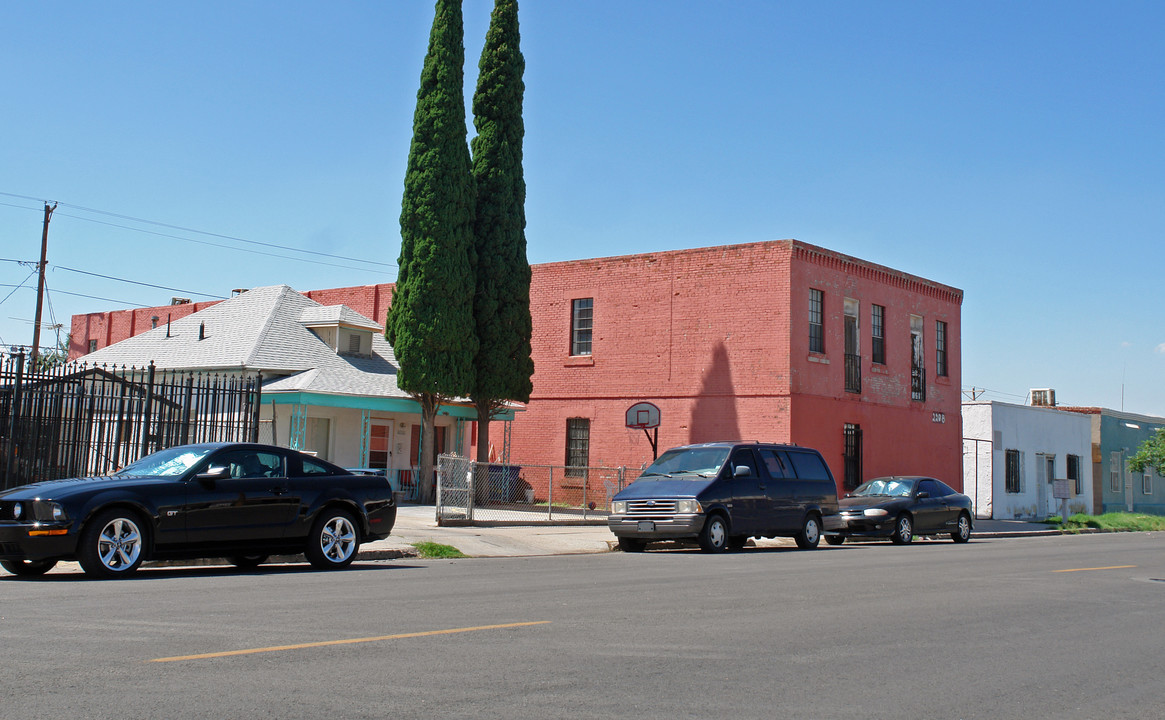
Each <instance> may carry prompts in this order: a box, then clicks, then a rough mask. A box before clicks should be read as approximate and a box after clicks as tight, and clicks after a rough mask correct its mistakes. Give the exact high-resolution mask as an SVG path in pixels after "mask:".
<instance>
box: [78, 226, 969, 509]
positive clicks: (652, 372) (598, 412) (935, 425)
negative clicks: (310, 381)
mask: <svg viewBox="0 0 1165 720" xmlns="http://www.w3.org/2000/svg"><path fill="white" fill-rule="evenodd" d="M391 288H392V286H391V284H382V285H369V286H362V287H351V288H339V289H333V290H319V291H310V292H306V293H304V294H305V295H307V296H308V297H310V298H312V299H313V300H316V301H317V302H320V303H323V304H325V305H334V304H340V303H342V304H345V305H348V306H349V307H351V308H353V309H355V310H356V311H357V312H359V313H361V314H363V315H366V316H368V317H370V318H376V319H378V320H382V319H383V318H384V317H385V312H386V310H387V308H388V303H389V301H390V300H391V294H392V293H391ZM530 299H531V312H532V315H533V320H534V336H533V349H534V367H535V374H534V392H533V395H532V396H531V399H530V403H529V405H528V407H527V408H526V411H525V412H523V413H519V414H518V416H517V419H516V420H515V421H514V425H513V439H512V450H511V457H512V459H513V461H514V462H516V463H519V464H528V465H534V464H539V465H541V464H544V465H562V464H564V463H565V464H571V465H574V464H584V463H585V464H590V465H608V466H612V465H629V466H635V467H638V466H639V465H640V464H642V463H644V462H650V461H651V458H652V450H651V445H650V443H649V441H648V438H647V437H645V434H644V431H642V430H630V429H627V428H626V427H625V413H626V410H627V409H628V407H630V406H631V405H632V404H634V403H636V402H640V401H647V402H651V403H653V404H655V405H656V406H657V407H659V409H660V415H661V423H660V427H659V448H660V450H661V451H662V450H663V449H664V448H667V447H671V446H674V445H680V444H686V443H695V442H706V441H713V440H733V439H744V440H767V441H778V442H792V443H797V444H801V445H809V446H812V447H816V448H818V449H819V450H821V452H822V454H823V455H824V456H825V458H826V460H827V461H828V462H829V464H830V467H831V469H832V470H833V472H834V475H836V476H837V479H838V483H839V485H842V484H849V485H851V486H852V485H853V484H854V483H856V482H857V481H859V480H861V479H868V478H871V477H876V476H878V475H887V474H928V475H933V476H936V477H938V478H940V479H942V480H943V481H945V482H947V483H948V484H950V485H952V486H953V487H956V488H957V487H960V486H961V484H962V483H961V478H962V435H961V420H960V417H961V415H960V381H961V375H960V373H961V362H960V357H961V350H960V330H961V321H960V310H961V305H962V291H960V290H958V289H956V288H952V287H948V286H946V285H941V284H938V283H935V282H932V281H929V280H925V279H923V278H919V277H915V276H912V275H908V274H906V273H902V272H899V271H896V270H892V269H890V268H886V267H883V266H880V265H875V264H873V263H869V262H865V261H863V260H858V259H856V258H852V257H849V256H846V255H841V254H839V253H835V252H832V251H829V250H825V249H822V248H819V247H814V246H812V245H807V244H805V243H802V242H798V241H794V240H780V241H772V242H762V243H751V244H745V245H731V246H723V247H712V248H700V249H695V250H679V251H673V252H663V253H650V254H643V255H628V256H621V257H611V258H599V259H593V260H578V261H569V262H560V263H547V264H542V265H535V266H533V279H532V285H531V298H530ZM206 305H207V304H203V303H200V304H197V305H194V304H191V305H176V306H166V307H159V308H150V309H146V310H125V311H116V312H111V313H95V314H91V315H81V316H76V317H74V318H73V346H72V353H71V354H72V355H73V356H74V357H75V356H78V355H82V354H85V353H86V352H88V351H89V350H90V349H91V348H94V347H104V346H105V345H107V344H109V343H111V342H116V341H118V340H121V339H124V338H126V337H129V336H131V335H133V334H135V333H137V332H141V331H144V330H148V329H149V328H150V327H151V326H152V323H153V322H154V320H153V318H158V320H157V321H158V322H159V323H165V322H166V318H167V315H168V314H169V315H172V316H173V317H178V315H179V314H189V313H190V312H193V311H194V310H195V309H196V308H197V309H201V308H202V307H205V306H206ZM91 343H96V344H95V345H93V344H91ZM847 480H848V482H847Z"/></svg>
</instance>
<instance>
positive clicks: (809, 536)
mask: <svg viewBox="0 0 1165 720" xmlns="http://www.w3.org/2000/svg"><path fill="white" fill-rule="evenodd" d="M796 540H797V547H799V548H801V549H802V550H812V549H813V548H815V547H817V543H819V542H821V521H820V520H819V519H818V518H817V516H816V515H814V514H813V513H810V514H809V516H808V517H806V518H805V522H804V523H803V524H802V525H801V532H799V533H797V538H796Z"/></svg>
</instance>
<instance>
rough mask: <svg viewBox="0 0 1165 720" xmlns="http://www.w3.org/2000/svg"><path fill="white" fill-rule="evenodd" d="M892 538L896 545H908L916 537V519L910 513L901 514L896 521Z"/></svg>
mask: <svg viewBox="0 0 1165 720" xmlns="http://www.w3.org/2000/svg"><path fill="white" fill-rule="evenodd" d="M890 539H891V540H893V541H894V544H896V545H906V544H908V543H909V542H910V541H911V540H913V539H914V521H913V520H911V519H910V516H909V515H899V516H898V519H897V520H895V521H894V534H893V535H892V536H890Z"/></svg>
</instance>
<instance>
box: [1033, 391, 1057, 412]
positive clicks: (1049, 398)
mask: <svg viewBox="0 0 1165 720" xmlns="http://www.w3.org/2000/svg"><path fill="white" fill-rule="evenodd" d="M1031 396H1032V407H1056V391H1055V390H1053V389H1052V388H1040V389H1033V390H1032V391H1031Z"/></svg>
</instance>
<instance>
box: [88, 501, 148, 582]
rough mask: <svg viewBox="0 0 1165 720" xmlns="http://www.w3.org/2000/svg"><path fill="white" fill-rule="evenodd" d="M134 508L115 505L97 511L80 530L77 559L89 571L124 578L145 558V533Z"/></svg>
mask: <svg viewBox="0 0 1165 720" xmlns="http://www.w3.org/2000/svg"><path fill="white" fill-rule="evenodd" d="M140 523H141V520H140V519H139V518H138V516H137V515H135V514H134V513H133V512H131V511H128V510H124V509H121V508H113V509H111V510H106V511H104V512H101V513H98V514H97V516H96V517H94V518H93V519H92V520H90V521H89V523H88V524H87V525H86V526H85V529H84V531H82V532H81V546H80V548H79V550H78V552H77V559H78V560H79V561H80V562H81V569H82V570H84V571H85V573H86V574H87V575H92V576H93V577H100V578H123V577H127V576H129V575H132V574H133V572H134V571H135V570H137V569H138V568H139V567H140V566H141V564H142V561H143V560H145V559H146V555H145V545H146V536H145V532H144V531H143V530H142V527H143V526H142V525H141V524H140Z"/></svg>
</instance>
